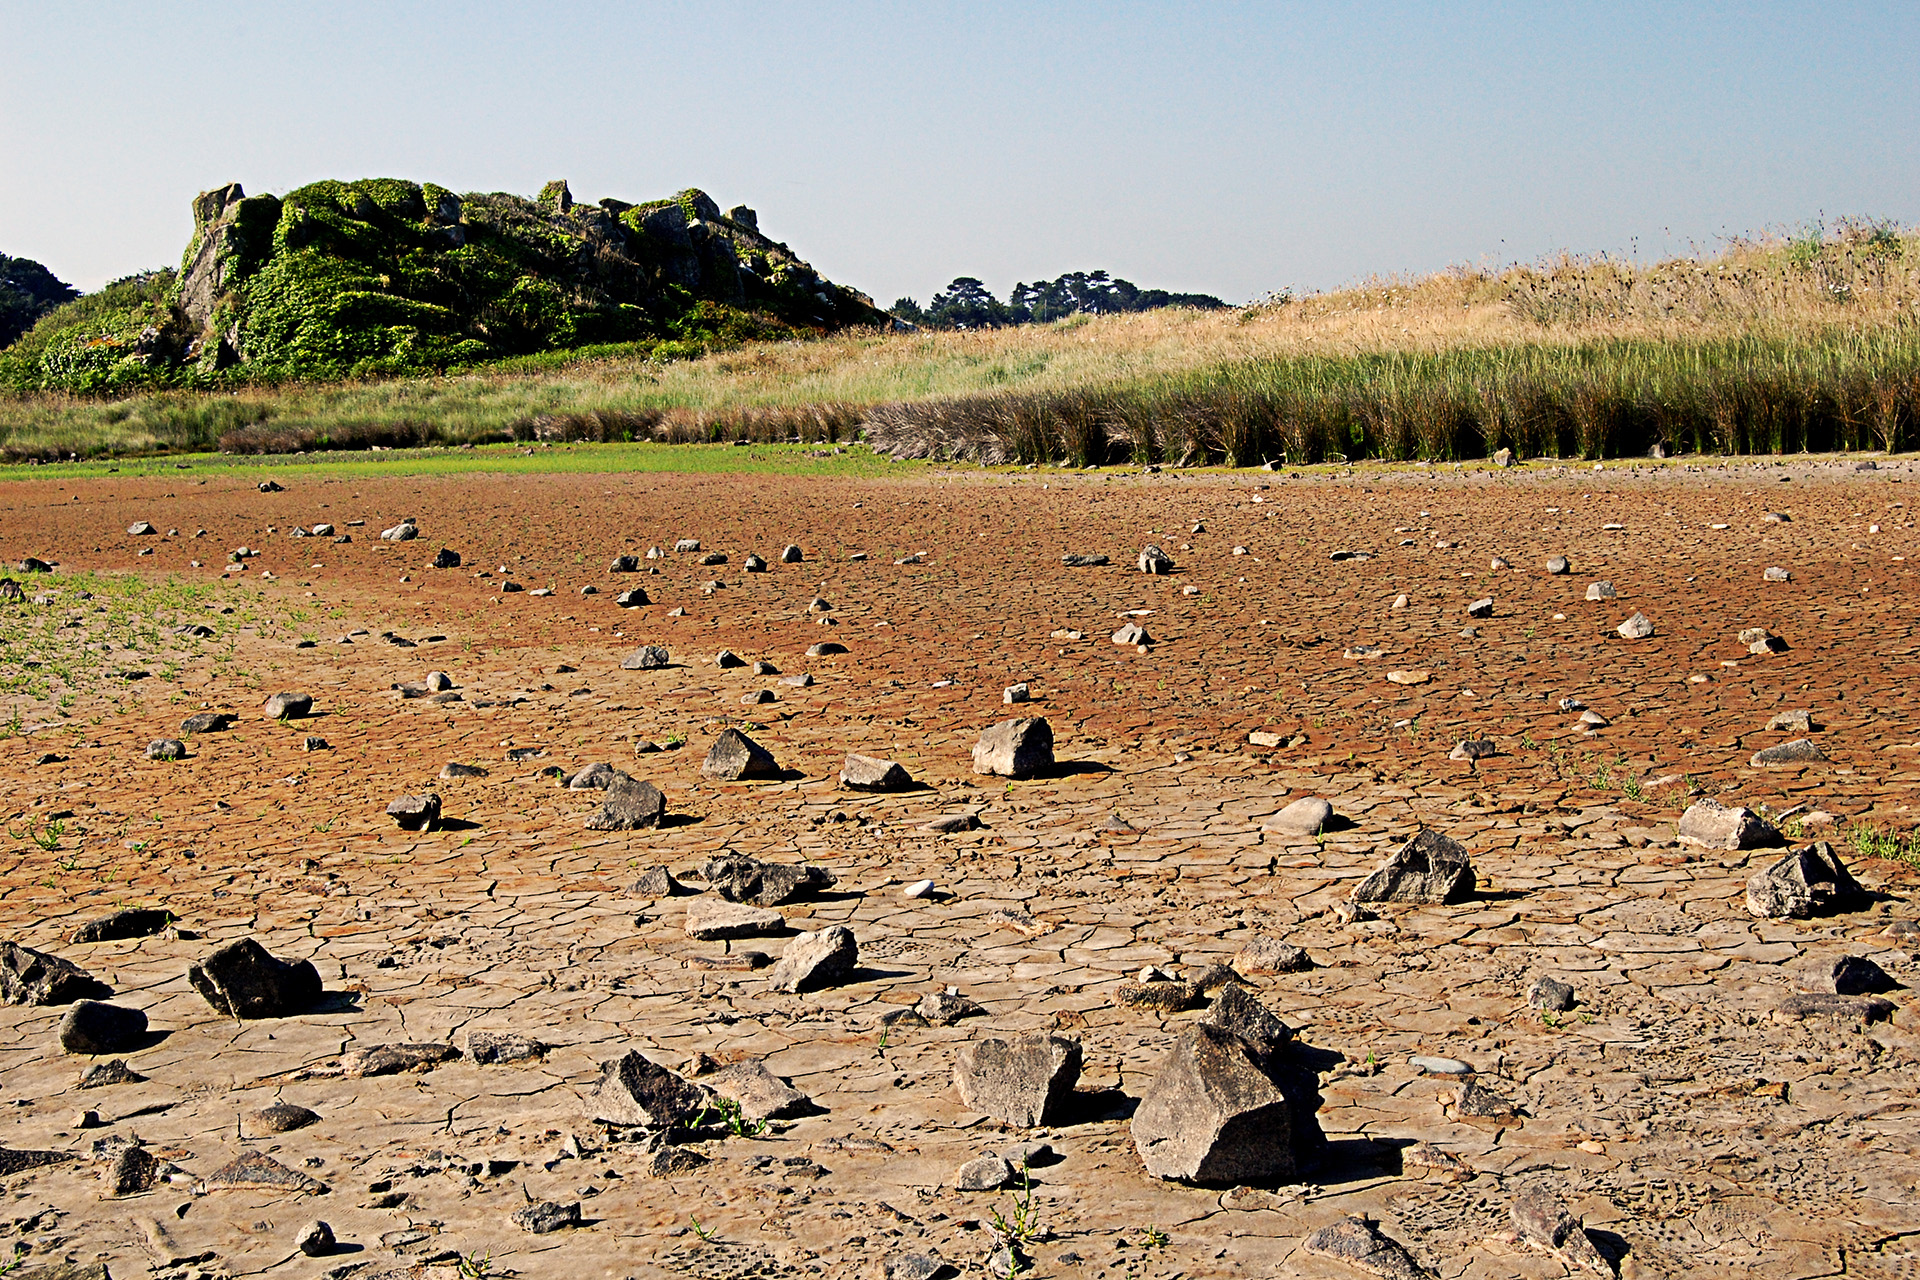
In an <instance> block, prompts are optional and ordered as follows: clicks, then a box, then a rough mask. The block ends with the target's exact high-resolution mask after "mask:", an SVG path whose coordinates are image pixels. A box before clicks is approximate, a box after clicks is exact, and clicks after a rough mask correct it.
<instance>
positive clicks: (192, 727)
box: [180, 711, 233, 733]
mask: <svg viewBox="0 0 1920 1280" xmlns="http://www.w3.org/2000/svg"><path fill="white" fill-rule="evenodd" d="M232 723H233V717H232V716H230V715H228V714H227V713H226V712H224V711H202V712H201V713H200V714H199V715H194V716H188V717H187V718H186V719H185V720H182V721H181V722H180V732H182V733H218V732H220V731H221V730H222V729H225V728H226V727H227V726H228V725H230V724H232Z"/></svg>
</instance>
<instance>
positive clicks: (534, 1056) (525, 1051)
mask: <svg viewBox="0 0 1920 1280" xmlns="http://www.w3.org/2000/svg"><path fill="white" fill-rule="evenodd" d="M547 1048H548V1046H547V1045H545V1044H543V1043H541V1042H540V1041H538V1040H535V1039H532V1038H531V1037H528V1036H523V1035H517V1034H514V1033H512V1032H505V1031H469V1032H468V1033H467V1057H469V1058H471V1059H472V1060H473V1061H474V1062H475V1063H476V1064H477V1065H479V1066H506V1065H509V1064H513V1063H520V1062H535V1061H538V1060H539V1059H541V1058H544V1057H546V1055H547Z"/></svg>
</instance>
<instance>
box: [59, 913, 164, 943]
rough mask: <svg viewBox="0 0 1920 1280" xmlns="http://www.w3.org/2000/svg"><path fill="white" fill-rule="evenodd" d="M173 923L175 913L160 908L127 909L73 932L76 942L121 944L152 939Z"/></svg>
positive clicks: (88, 923) (87, 923)
mask: <svg viewBox="0 0 1920 1280" xmlns="http://www.w3.org/2000/svg"><path fill="white" fill-rule="evenodd" d="M172 923H173V912H171V911H167V910H163V909H162V908H159V907H127V908H125V909H124V910H121V911H116V912H114V913H113V914H112V915H106V916H101V917H100V918H99V919H98V920H89V921H87V922H86V923H85V924H83V925H81V926H80V927H79V928H78V929H75V930H74V931H73V939H72V940H73V941H74V942H120V941H123V940H124V939H127V938H151V937H152V936H153V935H154V934H156V933H159V932H160V931H161V930H162V929H164V928H166V927H167V926H168V925H170V924H172Z"/></svg>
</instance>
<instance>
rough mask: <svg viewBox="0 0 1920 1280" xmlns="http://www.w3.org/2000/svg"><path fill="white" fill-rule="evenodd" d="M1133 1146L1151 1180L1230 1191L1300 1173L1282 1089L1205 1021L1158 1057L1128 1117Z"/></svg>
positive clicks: (1254, 1057)
mask: <svg viewBox="0 0 1920 1280" xmlns="http://www.w3.org/2000/svg"><path fill="white" fill-rule="evenodd" d="M1231 989H1232V988H1230V990H1231ZM1133 1144H1134V1148H1135V1150H1137V1151H1138V1152H1139V1154H1140V1158H1141V1160H1142V1162H1144V1163H1145V1165H1146V1169H1147V1172H1148V1173H1149V1174H1150V1175H1152V1176H1153V1177H1156V1178H1164V1179H1177V1180H1180V1181H1185V1182H1195V1183H1200V1184H1203V1185H1216V1186H1231V1185H1238V1184H1242V1183H1248V1182H1271V1181H1286V1180H1290V1179H1292V1178H1293V1177H1294V1176H1295V1175H1296V1173H1297V1171H1298V1169H1297V1164H1296V1161H1295V1158H1294V1150H1293V1106H1292V1103H1291V1101H1290V1100H1289V1099H1288V1097H1287V1095H1286V1093H1285V1091H1284V1090H1283V1089H1282V1088H1281V1087H1280V1085H1279V1083H1278V1082H1276V1081H1275V1080H1274V1078H1273V1077H1272V1075H1271V1074H1270V1073H1269V1072H1268V1070H1267V1067H1266V1064H1265V1062H1264V1061H1263V1060H1262V1057H1261V1055H1260V1054H1259V1053H1258V1052H1257V1051H1256V1050H1255V1049H1254V1048H1253V1046H1251V1045H1249V1044H1248V1043H1247V1042H1246V1041H1244V1040H1242V1039H1241V1038H1240V1037H1239V1036H1237V1035H1235V1034H1233V1033H1232V1032H1231V1031H1227V1030H1224V1029H1222V1028H1220V1027H1217V1026H1210V1025H1207V1024H1204V1023H1203V1024H1201V1025H1198V1026H1195V1027H1192V1028H1190V1029H1189V1030H1188V1031H1187V1032H1186V1033H1185V1034H1183V1035H1182V1036H1181V1037H1180V1039H1179V1040H1178V1041H1176V1042H1175V1044H1174V1047H1173V1049H1172V1050H1171V1051H1170V1052H1169V1053H1168V1054H1167V1056H1166V1057H1165V1058H1164V1059H1162V1061H1161V1063H1160V1065H1159V1068H1158V1069H1157V1070H1156V1072H1155V1073H1154V1079H1153V1083H1152V1085H1150V1086H1149V1087H1148V1089H1147V1094H1146V1097H1145V1098H1143V1099H1142V1100H1141V1103H1140V1107H1139V1110H1137V1111H1136V1112H1135V1113H1134V1116H1133Z"/></svg>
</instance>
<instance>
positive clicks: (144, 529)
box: [127, 520, 160, 538]
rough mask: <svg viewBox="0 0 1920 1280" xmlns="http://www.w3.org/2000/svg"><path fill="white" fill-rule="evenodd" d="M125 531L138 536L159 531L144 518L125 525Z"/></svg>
mask: <svg viewBox="0 0 1920 1280" xmlns="http://www.w3.org/2000/svg"><path fill="white" fill-rule="evenodd" d="M127 532H128V533H131V534H133V535H134V536H135V537H137V538H139V537H145V536H146V535H148V534H150V533H158V532H160V531H159V530H158V529H156V528H154V527H153V526H152V525H150V524H148V523H147V522H146V521H145V520H136V521H134V522H133V523H132V524H130V525H128V526H127Z"/></svg>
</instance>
